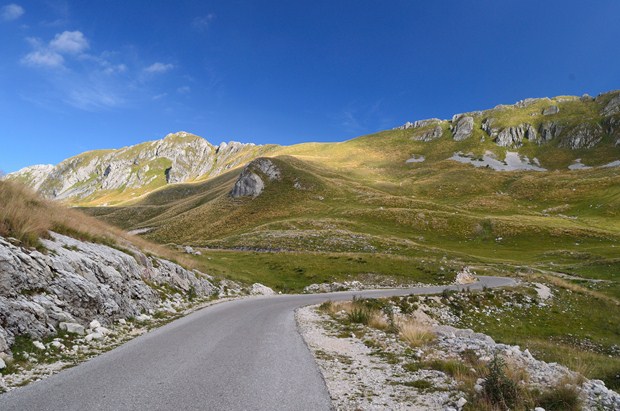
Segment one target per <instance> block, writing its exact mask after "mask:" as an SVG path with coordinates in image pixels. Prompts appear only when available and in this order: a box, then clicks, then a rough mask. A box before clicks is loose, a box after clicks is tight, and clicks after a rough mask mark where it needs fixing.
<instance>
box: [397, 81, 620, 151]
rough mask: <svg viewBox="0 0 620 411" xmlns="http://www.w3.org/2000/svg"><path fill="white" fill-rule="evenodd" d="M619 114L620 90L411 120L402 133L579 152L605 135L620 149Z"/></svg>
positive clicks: (422, 138)
mask: <svg viewBox="0 0 620 411" xmlns="http://www.w3.org/2000/svg"><path fill="white" fill-rule="evenodd" d="M619 114H620V92H618V91H612V92H609V93H604V94H601V95H599V96H598V97H596V98H592V97H590V96H588V95H584V96H582V97H581V98H578V97H571V96H562V97H555V98H552V99H550V98H529V99H525V100H522V101H519V102H517V103H516V104H514V105H499V106H496V107H495V108H493V109H491V110H485V111H475V112H470V113H463V114H455V115H454V116H453V117H452V119H451V120H440V119H436V118H434V119H428V120H420V121H416V122H413V123H412V122H407V123H405V124H404V125H402V126H400V127H397V129H400V130H408V129H414V130H416V131H415V133H414V136H413V138H414V139H415V140H418V141H426V142H428V141H432V140H435V139H438V138H440V137H442V136H446V137H449V138H452V139H453V140H454V141H464V140H467V139H469V138H472V137H478V138H479V139H480V141H481V142H484V141H485V140H486V139H490V140H492V141H493V142H494V143H495V144H497V145H498V146H500V147H508V148H520V147H522V146H523V145H524V144H525V143H526V142H530V143H534V144H537V145H542V144H546V143H551V142H553V144H554V145H555V146H557V147H561V148H569V149H572V150H578V149H590V148H593V147H595V146H597V145H598V144H600V143H601V142H602V141H603V139H604V137H606V136H608V137H611V140H612V142H613V145H614V146H619V145H620V116H619ZM479 130H480V131H479Z"/></svg>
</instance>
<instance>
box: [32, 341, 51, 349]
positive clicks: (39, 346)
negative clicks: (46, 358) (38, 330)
mask: <svg viewBox="0 0 620 411" xmlns="http://www.w3.org/2000/svg"><path fill="white" fill-rule="evenodd" d="M32 345H34V346H35V347H37V348H38V349H39V350H45V349H47V347H45V344H43V343H42V342H41V341H33V342H32Z"/></svg>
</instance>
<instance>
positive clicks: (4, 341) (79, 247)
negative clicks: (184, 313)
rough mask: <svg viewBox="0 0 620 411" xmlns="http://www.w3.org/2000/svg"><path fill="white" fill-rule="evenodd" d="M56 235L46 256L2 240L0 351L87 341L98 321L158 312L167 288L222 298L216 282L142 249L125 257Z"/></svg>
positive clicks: (0, 241) (108, 248) (99, 245)
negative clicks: (23, 341) (76, 338)
mask: <svg viewBox="0 0 620 411" xmlns="http://www.w3.org/2000/svg"><path fill="white" fill-rule="evenodd" d="M51 235H52V238H51V239H49V240H41V242H42V244H43V246H44V247H45V249H46V250H47V252H46V253H45V254H44V253H42V252H39V251H36V250H29V249H24V248H22V247H19V246H16V245H13V244H12V243H11V242H9V241H8V240H6V239H4V238H2V237H0V273H1V274H2V275H0V352H8V350H9V347H10V345H11V344H12V343H13V342H14V339H15V337H16V336H18V335H29V336H30V337H32V338H33V339H41V338H44V337H46V336H50V335H53V334H55V333H57V332H58V330H66V331H70V332H77V333H80V334H81V333H83V332H84V330H85V329H86V328H87V327H88V324H91V322H92V320H93V319H97V320H98V322H97V324H109V323H111V322H112V321H114V320H115V319H122V318H129V317H137V316H139V315H141V313H144V312H152V311H153V310H155V309H156V308H157V307H158V304H159V303H160V302H161V301H162V299H163V298H164V297H163V296H162V293H161V290H162V289H165V290H167V291H168V292H170V293H173V292H174V293H178V294H179V295H189V294H192V295H195V296H208V295H211V294H217V293H218V292H219V289H217V288H216V287H215V286H214V285H213V283H212V282H211V281H210V280H211V277H209V276H207V275H204V274H201V273H198V272H194V271H188V270H186V269H184V268H183V267H181V266H179V265H177V264H174V263H172V262H170V261H166V260H162V259H159V258H155V257H147V256H146V255H144V254H143V253H141V252H140V251H138V250H137V249H132V250H131V251H128V252H123V251H119V250H117V249H115V248H111V247H109V246H106V245H103V244H95V243H87V242H83V241H79V240H76V239H73V238H71V237H67V236H64V235H60V234H56V233H52V234H51ZM158 287H159V288H160V289H159V290H157V288H158Z"/></svg>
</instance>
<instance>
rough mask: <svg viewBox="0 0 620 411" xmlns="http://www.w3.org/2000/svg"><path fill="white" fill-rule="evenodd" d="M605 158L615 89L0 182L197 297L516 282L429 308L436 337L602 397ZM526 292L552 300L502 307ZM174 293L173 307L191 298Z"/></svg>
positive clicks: (607, 223) (611, 168)
mask: <svg viewBox="0 0 620 411" xmlns="http://www.w3.org/2000/svg"><path fill="white" fill-rule="evenodd" d="M619 159H620V92H618V91H614V92H609V93H604V94H601V95H599V96H598V97H596V98H592V97H589V96H583V97H580V98H579V97H568V96H562V97H555V98H551V99H549V98H544V99H527V100H524V101H521V102H518V103H516V104H514V105H508V106H507V105H500V106H497V107H495V108H493V109H490V110H485V111H477V112H472V113H465V114H459V115H455V116H454V117H453V118H452V119H451V120H438V119H430V120H422V121H416V122H408V123H406V124H405V125H403V126H401V127H397V128H394V129H391V130H386V131H381V132H378V133H375V134H371V135H366V136H362V137H358V138H355V139H352V140H348V141H344V142H339V143H305V144H299V145H293V146H279V145H266V146H255V145H253V144H241V143H234V142H231V143H227V144H224V143H223V144H220V145H219V146H215V145H212V144H211V143H208V142H207V141H206V140H204V139H202V138H201V137H198V136H195V135H193V134H190V133H186V132H179V133H173V134H170V135H168V136H166V137H165V138H164V139H162V140H156V141H153V142H148V143H143V144H140V145H137V146H133V147H128V148H123V149H120V150H104V151H94V152H88V153H84V154H81V155H78V156H76V157H73V158H71V159H68V160H65V161H63V162H61V163H60V164H58V165H56V166H36V167H32V168H27V169H24V170H21V171H19V172H16V173H12V174H9V175H7V176H6V178H5V180H7V181H9V182H11V184H13V183H15V182H19V183H22V184H26V185H28V186H30V187H31V188H32V189H35V190H37V191H38V192H39V194H40V195H42V196H45V197H47V198H48V199H53V200H55V204H57V203H58V202H60V203H62V204H64V205H66V206H70V207H71V208H72V209H71V210H70V211H71V212H72V213H79V214H80V215H83V214H86V215H88V217H87V216H84V218H89V219H90V218H93V217H94V219H93V220H88V221H97V222H100V224H104V225H105V227H115V228H113V230H117V231H114V232H115V233H123V235H127V234H125V233H128V232H129V233H133V234H135V236H131V237H129V238H130V241H137V242H138V243H137V244H139V247H147V248H148V249H149V250H151V249H152V250H153V252H154V253H160V254H161V255H162V256H166V257H167V258H170V259H173V260H175V261H178V262H179V263H180V264H181V265H185V266H187V267H189V268H191V269H196V270H199V272H200V273H205V275H208V277H205V278H206V279H205V281H209V284H210V285H209V289H208V292H206V291H205V292H203V293H202V294H206V295H204V296H205V297H207V296H208V295H210V294H217V293H218V292H219V293H220V294H222V293H224V286H223V285H224V284H228V285H227V286H226V287H228V286H231V287H233V288H234V287H236V286H237V285H239V286H238V290H242V289H245V290H246V291H239V293H240V294H243V293H247V292H248V291H247V288H244V287H249V286H250V285H251V284H253V283H260V284H264V285H265V286H267V287H270V288H272V289H273V290H275V292H281V293H284V294H287V293H302V292H308V291H312V290H317V289H320V286H321V285H325V284H328V285H329V284H332V285H331V286H330V287H332V288H329V289H340V288H338V287H341V288H342V289H347V288H350V285H351V284H353V283H356V284H361V285H362V288H363V287H364V286H365V287H368V288H375V287H412V286H416V285H420V284H435V285H440V286H443V287H446V286H448V285H450V284H453V283H454V281H455V279H456V276H457V273H459V272H461V271H462V270H464V269H465V268H467V269H468V270H471V271H472V272H473V273H475V274H477V275H483V276H502V277H511V278H515V279H517V280H519V281H520V284H521V287H519V288H517V289H516V290H515V291H512V292H504V291H496V290H494V291H491V290H487V291H485V293H484V294H481V293H474V294H472V295H471V296H470V295H468V294H463V295H460V294H459V295H457V296H454V297H453V298H452V297H451V299H450V301H449V302H448V301H444V302H443V304H444V307H443V308H442V309H444V310H447V311H451V312H452V314H451V315H452V316H453V317H450V318H453V320H452V321H453V322H452V323H450V325H453V326H458V327H462V328H470V329H473V330H474V331H476V332H480V333H485V334H488V335H489V336H491V337H492V338H493V339H495V340H496V341H498V342H499V343H504V344H517V345H519V346H520V347H521V348H523V349H524V350H525V349H527V350H529V351H528V352H531V353H532V354H533V355H534V356H536V358H540V359H544V360H546V361H549V362H557V363H560V364H563V365H565V366H567V367H569V368H573V369H574V368H579V372H581V373H582V374H583V375H584V376H585V377H587V378H594V379H599V380H603V381H604V383H605V384H606V386H607V387H610V388H612V389H616V390H617V389H618V388H619V387H620V351H619V349H618V346H619V342H620V322H619V319H618V316H617V315H613V313H616V312H618V309H619V307H620V257H619V256H620V253H619V249H620V167H619V166H618V161H619ZM5 184H7V183H5ZM52 226H53V228H54V229H55V230H57V231H58V227H57V226H58V224H54V225H52ZM51 228H52V227H51V226H50V229H51ZM64 228H65V230H64V231H63V230H60V232H61V234H62V233H64V234H70V235H71V234H72V233H74V232H75V230H67V229H66V228H67V227H66V224H65V225H64ZM110 229H112V228H110ZM106 230H107V229H106ZM9 234H11V235H12V236H14V233H9ZM9 234H6V235H7V236H8V235H9ZM3 235H5V234H3ZM91 237H92V236H91ZM89 238H90V237H89ZM87 240H88V238H87ZM20 241H26V240H25V239H20ZM45 241H48V240H45ZM37 244H38V243H37V241H36V239H34V240H31V242H30V244H28V245H29V246H34V247H36V246H37ZM43 244H44V245H45V244H47V243H46V242H43ZM45 247H47V248H49V247H48V246H47V245H46V246H45ZM45 247H44V248H45ZM123 247H127V246H126V245H125V246H123ZM132 247H133V246H129V248H130V249H133V248H132ZM43 252H45V251H44V250H43ZM134 252H135V251H134ZM145 255H147V256H148V257H149V258H151V259H152V258H154V257H150V254H149V252H145ZM151 264H154V263H151ZM198 278H199V279H200V278H201V277H198ZM535 284H543V285H544V286H545V287H548V289H549V290H550V293H551V294H552V295H553V298H552V299H550V300H549V301H548V302H546V303H544V304H543V305H533V306H531V307H528V308H527V309H519V310H506V309H505V307H511V306H512V307H514V304H519V303H520V301H522V300H523V299H526V298H530V297H531V296H532V293H534V292H535V291H534V290H535V287H536V286H535ZM233 285H234V286H233ZM172 286H173V288H175V289H177V290H176V291H174V292H177V291H178V293H179V295H184V296H185V297H184V298H186V297H187V293H188V292H189V288H188V287H184V288H183V287H180V286H178V285H175V284H174V283H173V284H172ZM158 287H159V288H161V287H164V288H167V287H168V285H162V284H160V285H159V286H158ZM158 287H155V288H156V289H157V288H158ZM218 287H219V288H218ZM194 290H195V288H194ZM218 290H219V291H218ZM160 291H161V289H160ZM33 292H34V291H33ZM35 293H36V292H35ZM164 299H165V298H164ZM474 307H475V308H476V309H474ZM478 308H480V309H485V310H487V311H488V310H490V311H489V312H493V313H494V318H495V317H496V318H497V321H488V319H487V318H486V317H487V316H488V315H482V314H481V313H480V311H479V310H478ZM132 313H133V314H137V311H136V310H134V311H132ZM500 319H501V320H500ZM583 364H587V366H583Z"/></svg>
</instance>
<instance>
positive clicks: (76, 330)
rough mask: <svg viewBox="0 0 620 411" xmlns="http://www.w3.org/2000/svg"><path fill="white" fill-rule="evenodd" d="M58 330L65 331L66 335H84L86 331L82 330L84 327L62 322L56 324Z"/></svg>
mask: <svg viewBox="0 0 620 411" xmlns="http://www.w3.org/2000/svg"><path fill="white" fill-rule="evenodd" d="M58 328H60V329H61V330H63V331H66V332H68V333H72V334H79V335H84V334H85V333H86V330H85V329H84V326H82V325H80V324H78V323H66V322H62V323H60V324H58Z"/></svg>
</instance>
